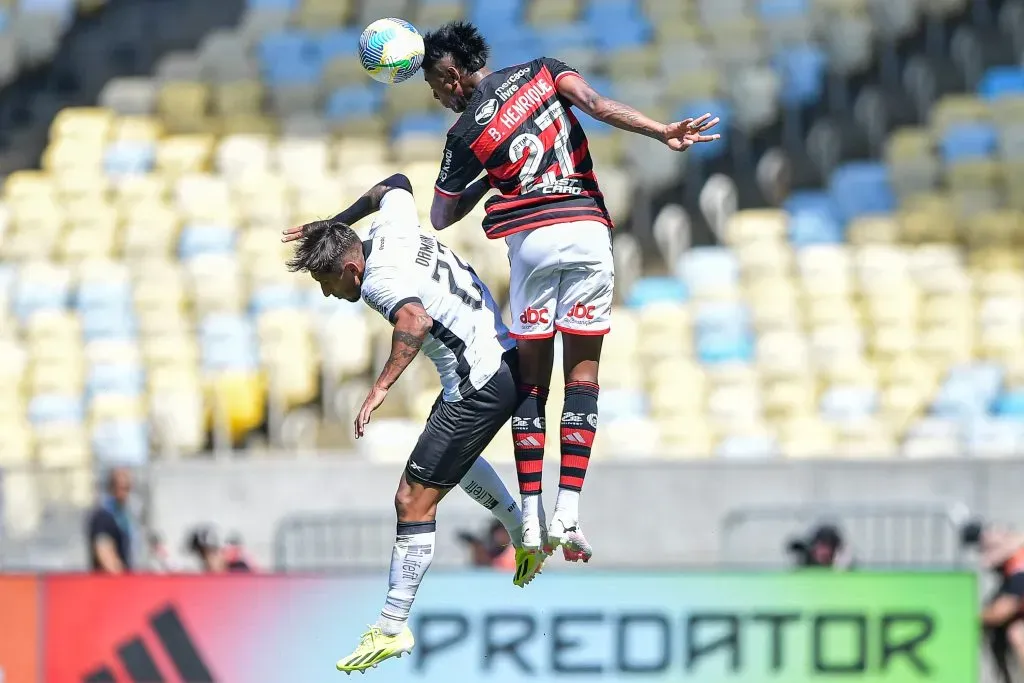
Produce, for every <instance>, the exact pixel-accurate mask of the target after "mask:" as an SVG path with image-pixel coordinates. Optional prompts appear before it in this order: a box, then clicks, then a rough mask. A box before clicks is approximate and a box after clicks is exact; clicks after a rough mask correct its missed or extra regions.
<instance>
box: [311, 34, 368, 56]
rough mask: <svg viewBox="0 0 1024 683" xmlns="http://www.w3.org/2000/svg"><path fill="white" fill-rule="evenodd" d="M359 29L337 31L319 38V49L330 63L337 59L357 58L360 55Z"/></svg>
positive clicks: (321, 54) (321, 35)
mask: <svg viewBox="0 0 1024 683" xmlns="http://www.w3.org/2000/svg"><path fill="white" fill-rule="evenodd" d="M359 35H360V31H359V29H337V30H334V31H328V32H326V33H322V34H320V35H319V36H317V38H316V41H317V49H318V50H319V52H320V56H321V58H322V59H323V60H324V61H325V62H328V61H330V60H331V59H333V58H335V57H351V58H352V59H355V58H356V55H357V54H358V53H359Z"/></svg>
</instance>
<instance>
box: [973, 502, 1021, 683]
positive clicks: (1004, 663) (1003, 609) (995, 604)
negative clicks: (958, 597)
mask: <svg viewBox="0 0 1024 683" xmlns="http://www.w3.org/2000/svg"><path fill="white" fill-rule="evenodd" d="M961 540H962V542H963V545H964V546H965V547H977V548H978V549H979V550H980V551H981V564H982V566H983V567H984V568H985V569H988V570H990V571H992V572H995V574H996V576H997V577H998V578H999V586H998V587H997V588H996V590H995V593H994V594H993V595H992V596H991V597H989V599H988V600H987V601H986V602H985V606H984V607H983V608H982V610H981V623H982V626H983V627H984V628H985V633H986V635H987V637H988V642H989V647H990V649H991V651H992V656H993V658H994V659H995V661H996V665H997V668H998V670H999V673H1000V676H1001V677H1002V679H1003V681H1004V682H1005V683H1010V681H1011V680H1012V676H1011V675H1010V667H1009V663H1008V659H1009V653H1010V652H1011V649H1012V652H1013V653H1014V654H1015V656H1016V658H1017V663H1018V666H1020V665H1021V663H1024V535H1022V534H1019V533H1016V532H1013V531H1010V530H1008V529H999V528H997V527H993V526H986V525H984V524H983V523H982V522H978V521H975V522H971V523H969V524H967V525H965V526H964V528H963V529H962V531H961ZM1022 668H1024V667H1022Z"/></svg>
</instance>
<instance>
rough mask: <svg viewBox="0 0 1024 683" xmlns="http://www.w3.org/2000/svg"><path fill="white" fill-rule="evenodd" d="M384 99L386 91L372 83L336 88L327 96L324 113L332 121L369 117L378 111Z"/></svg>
mask: <svg viewBox="0 0 1024 683" xmlns="http://www.w3.org/2000/svg"><path fill="white" fill-rule="evenodd" d="M383 101H384V91H383V90H382V89H381V88H376V87H373V86H371V85H360V86H352V87H348V88H340V89H338V90H335V91H334V92H332V93H331V94H330V96H329V97H328V98H327V105H326V107H325V108H324V115H325V116H326V117H327V118H328V119H330V120H332V121H346V120H348V119H361V118H368V117H371V116H373V115H374V114H376V113H377V111H378V110H379V109H380V107H381V103H382V102H383Z"/></svg>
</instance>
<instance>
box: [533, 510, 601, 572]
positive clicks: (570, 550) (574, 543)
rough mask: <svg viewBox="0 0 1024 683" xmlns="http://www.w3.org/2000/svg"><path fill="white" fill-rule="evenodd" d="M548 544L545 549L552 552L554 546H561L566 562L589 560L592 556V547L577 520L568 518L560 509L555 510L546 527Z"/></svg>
mask: <svg viewBox="0 0 1024 683" xmlns="http://www.w3.org/2000/svg"><path fill="white" fill-rule="evenodd" d="M547 535H548V543H549V546H548V547H546V548H545V550H547V551H550V552H549V554H550V553H553V552H554V551H555V549H556V548H558V547H561V548H562V557H564V558H565V560H566V561H567V562H579V561H580V560H582V561H583V562H584V563H586V562H589V561H590V558H591V557H593V556H594V549H593V548H592V547H591V545H590V542H589V541H587V537H586V536H584V535H583V529H582V528H581V527H580V523H579V520H576V519H570V518H569V516H568V515H566V514H564V513H562V512H561V511H560V510H557V509H556V510H555V516H554V517H553V518H552V520H551V526H549V527H548V534H547Z"/></svg>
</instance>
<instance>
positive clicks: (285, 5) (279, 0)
mask: <svg viewBox="0 0 1024 683" xmlns="http://www.w3.org/2000/svg"><path fill="white" fill-rule="evenodd" d="M299 3H300V0H247V3H246V4H247V5H248V6H249V7H251V8H252V9H283V10H288V11H289V12H290V11H292V10H294V9H297V8H298V6H299Z"/></svg>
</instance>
